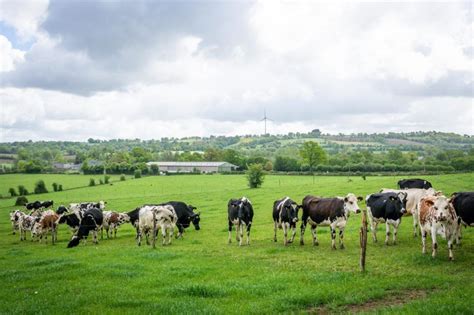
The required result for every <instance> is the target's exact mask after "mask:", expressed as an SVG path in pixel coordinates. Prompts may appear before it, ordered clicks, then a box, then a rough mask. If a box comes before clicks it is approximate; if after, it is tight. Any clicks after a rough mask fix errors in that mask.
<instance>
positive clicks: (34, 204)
mask: <svg viewBox="0 0 474 315" xmlns="http://www.w3.org/2000/svg"><path fill="white" fill-rule="evenodd" d="M25 207H26V209H28V210H38V209H40V208H42V207H43V203H42V202H41V201H38V200H36V201H35V202H30V203H27V204H26V205H25Z"/></svg>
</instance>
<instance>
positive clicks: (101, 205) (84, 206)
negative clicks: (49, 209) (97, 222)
mask: <svg viewBox="0 0 474 315" xmlns="http://www.w3.org/2000/svg"><path fill="white" fill-rule="evenodd" d="M106 204H107V202H106V201H102V200H101V201H99V202H81V203H71V204H69V207H68V208H69V209H70V210H71V211H86V210H89V209H93V208H96V209H99V210H104V209H105V205H106Z"/></svg>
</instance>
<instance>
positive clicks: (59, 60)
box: [0, 0, 474, 142]
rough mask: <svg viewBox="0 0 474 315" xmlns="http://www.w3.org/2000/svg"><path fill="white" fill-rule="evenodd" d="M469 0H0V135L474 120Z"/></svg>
mask: <svg viewBox="0 0 474 315" xmlns="http://www.w3.org/2000/svg"><path fill="white" fill-rule="evenodd" d="M473 35H474V17H473V3H472V2H461V1H447V2H428V1H411V2H408V1H402V2H396V1H385V2H377V1H365V2H356V1H331V2H321V1H313V2H309V1H281V2H278V1H232V2H231V1H191V0H189V1H149V0H148V1H141V0H134V1H132V0H126V1H118V0H109V1H90V0H86V1H82V0H81V1H78V0H68V1H65V0H61V1H56V0H34V1H33V0H30V1H26V0H0V142H11V141H25V140H34V141H36V140H74V141H85V140H87V139H88V138H94V139H116V138H127V139H130V138H141V139H159V138H161V137H186V136H209V135H246V134H263V133H264V124H263V122H262V121H261V119H262V118H263V113H264V111H266V114H267V116H268V118H270V119H271V121H268V124H267V130H268V132H269V133H271V134H286V133H288V132H308V131H310V130H312V129H316V128H317V129H320V130H321V131H322V132H324V133H332V134H337V133H353V132H356V133H357V132H368V133H373V132H409V131H418V130H422V131H430V130H436V131H444V132H456V133H460V134H468V135H474V103H473V75H474V72H473V71H474V68H473V67H474V63H473V58H474V47H473V42H474V37H473Z"/></svg>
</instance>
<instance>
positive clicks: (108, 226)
mask: <svg viewBox="0 0 474 315" xmlns="http://www.w3.org/2000/svg"><path fill="white" fill-rule="evenodd" d="M103 214H104V223H103V225H102V230H101V232H102V231H103V230H104V229H105V231H106V235H107V239H108V238H109V231H110V230H111V233H112V234H113V236H114V238H116V237H117V228H118V227H119V226H120V225H122V224H124V223H125V222H129V221H130V217H129V216H128V215H127V214H126V213H118V212H115V211H104V213H103ZM101 238H102V237H101Z"/></svg>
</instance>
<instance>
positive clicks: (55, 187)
mask: <svg viewBox="0 0 474 315" xmlns="http://www.w3.org/2000/svg"><path fill="white" fill-rule="evenodd" d="M53 190H54V191H58V184H56V183H53Z"/></svg>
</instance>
